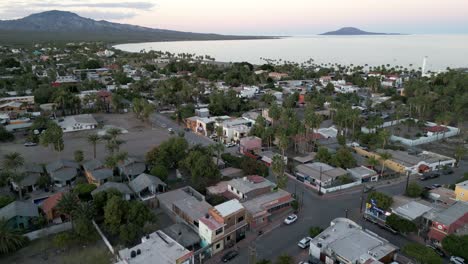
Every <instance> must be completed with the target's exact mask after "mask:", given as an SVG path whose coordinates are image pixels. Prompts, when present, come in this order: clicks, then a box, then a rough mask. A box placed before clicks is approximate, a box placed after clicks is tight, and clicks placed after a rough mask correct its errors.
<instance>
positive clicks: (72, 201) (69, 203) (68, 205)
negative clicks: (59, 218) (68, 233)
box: [57, 192, 80, 225]
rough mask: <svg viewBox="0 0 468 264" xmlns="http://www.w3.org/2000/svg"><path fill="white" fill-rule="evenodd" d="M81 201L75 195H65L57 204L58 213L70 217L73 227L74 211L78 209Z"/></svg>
mask: <svg viewBox="0 0 468 264" xmlns="http://www.w3.org/2000/svg"><path fill="white" fill-rule="evenodd" d="M79 202H80V200H79V199H78V197H77V196H76V195H75V194H74V193H71V192H70V193H64V194H63V195H62V197H61V198H60V200H59V201H58V203H57V211H59V212H60V213H62V214H64V215H67V216H68V217H70V221H71V222H72V225H73V211H74V210H75V209H76V207H77V205H78V203H79Z"/></svg>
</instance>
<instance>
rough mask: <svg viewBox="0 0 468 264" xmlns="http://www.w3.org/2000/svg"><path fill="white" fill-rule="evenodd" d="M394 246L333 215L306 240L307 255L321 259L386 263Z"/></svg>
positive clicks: (356, 263) (354, 263)
mask: <svg viewBox="0 0 468 264" xmlns="http://www.w3.org/2000/svg"><path fill="white" fill-rule="evenodd" d="M397 250H398V248H397V247H396V246H394V245H392V244H390V242H388V241H387V240H385V239H383V238H382V237H380V236H378V235H377V234H375V233H373V232H370V231H368V230H366V229H363V228H362V227H361V226H359V225H357V224H356V223H355V222H353V221H351V220H349V219H347V218H336V219H335V220H333V221H332V222H331V224H330V226H329V227H328V228H327V229H325V230H324V231H323V232H322V233H320V234H319V235H317V236H316V237H315V238H314V239H312V241H311V242H310V249H309V255H310V256H311V257H312V258H315V259H317V260H324V262H325V263H342V264H364V263H390V262H392V261H393V255H394V254H395V252H396V251H397Z"/></svg>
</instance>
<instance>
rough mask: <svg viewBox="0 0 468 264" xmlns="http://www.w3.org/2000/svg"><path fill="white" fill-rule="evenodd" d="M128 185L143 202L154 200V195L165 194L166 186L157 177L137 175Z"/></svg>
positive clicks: (144, 174)
mask: <svg viewBox="0 0 468 264" xmlns="http://www.w3.org/2000/svg"><path fill="white" fill-rule="evenodd" d="M129 185H130V188H131V189H132V190H133V191H134V192H135V193H136V195H137V196H138V197H139V198H140V199H141V200H143V201H144V200H148V199H151V198H154V197H155V196H156V194H158V193H162V192H165V191H166V188H167V184H166V183H164V182H163V181H161V180H160V179H159V178H158V177H156V176H153V175H149V174H146V173H142V174H140V175H138V176H137V177H136V178H135V179H133V180H131V181H130V183H129Z"/></svg>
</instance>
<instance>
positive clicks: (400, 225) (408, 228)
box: [386, 214, 418, 234]
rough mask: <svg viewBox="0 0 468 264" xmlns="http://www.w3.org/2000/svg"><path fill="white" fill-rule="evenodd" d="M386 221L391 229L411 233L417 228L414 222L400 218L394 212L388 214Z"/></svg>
mask: <svg viewBox="0 0 468 264" xmlns="http://www.w3.org/2000/svg"><path fill="white" fill-rule="evenodd" d="M386 223H387V224H388V225H389V226H390V227H391V228H393V229H395V230H397V231H398V232H401V233H405V234H406V233H411V232H415V231H417V230H418V227H417V226H416V224H415V223H413V222H411V221H409V220H407V219H404V218H401V217H400V216H398V215H396V214H391V215H390V216H388V217H387V219H386Z"/></svg>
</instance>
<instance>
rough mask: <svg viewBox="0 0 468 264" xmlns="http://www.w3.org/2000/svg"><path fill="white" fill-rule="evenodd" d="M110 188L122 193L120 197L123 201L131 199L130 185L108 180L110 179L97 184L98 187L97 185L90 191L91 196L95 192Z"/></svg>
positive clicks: (132, 194)
mask: <svg viewBox="0 0 468 264" xmlns="http://www.w3.org/2000/svg"><path fill="white" fill-rule="evenodd" d="M111 189H113V190H117V191H119V192H120V193H121V194H122V199H123V200H125V201H129V200H131V199H132V198H133V196H134V193H133V191H132V190H131V189H130V187H128V185H127V184H126V183H121V182H110V181H108V182H106V183H104V184H101V185H99V187H97V188H96V189H94V190H93V191H92V192H91V196H93V197H94V196H95V195H96V194H98V193H100V192H106V191H109V190H111Z"/></svg>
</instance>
